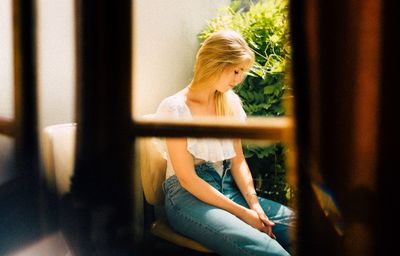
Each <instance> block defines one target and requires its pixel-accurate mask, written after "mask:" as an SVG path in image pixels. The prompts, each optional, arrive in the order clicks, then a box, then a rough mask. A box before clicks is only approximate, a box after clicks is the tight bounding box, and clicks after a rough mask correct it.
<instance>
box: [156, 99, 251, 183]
mask: <svg viewBox="0 0 400 256" xmlns="http://www.w3.org/2000/svg"><path fill="white" fill-rule="evenodd" d="M232 93H233V92H232ZM236 105H237V106H236ZM235 107H237V109H236V110H234V111H236V113H237V115H238V119H239V120H240V121H242V122H244V121H245V120H246V113H245V112H244V110H243V108H242V106H241V104H240V101H239V99H238V102H237V104H235ZM153 118H154V119H157V120H184V121H187V120H189V121H190V120H193V116H192V114H191V112H190V109H189V107H188V106H187V104H186V102H185V98H184V95H179V94H176V95H173V96H169V97H167V98H165V99H164V100H163V101H162V102H161V103H160V105H159V106H158V109H157V111H156V113H155V114H154V115H153ZM152 142H153V144H154V145H155V147H156V148H157V150H158V151H159V152H160V153H161V155H162V157H163V158H164V159H166V160H167V171H166V178H168V177H170V176H172V175H174V174H175V171H174V170H173V168H172V164H171V160H170V158H169V154H168V149H167V145H166V143H165V138H153V140H152ZM187 150H188V151H189V152H190V153H191V154H192V155H193V157H194V160H195V164H198V163H201V162H204V161H206V162H211V163H213V164H214V166H215V167H216V170H217V171H218V172H220V171H221V173H222V168H219V167H221V166H222V165H221V163H222V161H223V160H225V159H231V158H233V157H235V156H236V153H235V150H234V146H233V141H232V140H231V139H215V138H187Z"/></svg>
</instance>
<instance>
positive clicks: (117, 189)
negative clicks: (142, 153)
mask: <svg viewBox="0 0 400 256" xmlns="http://www.w3.org/2000/svg"><path fill="white" fill-rule="evenodd" d="M75 4H76V38H77V99H78V102H77V110H76V113H77V118H76V120H77V123H78V128H77V160H76V165H75V172H74V176H73V178H72V185H71V191H72V192H71V195H69V197H67V199H66V202H67V205H69V209H70V210H71V209H72V213H71V215H70V216H66V219H68V221H64V222H65V223H69V222H72V223H74V225H75V226H74V227H73V228H71V227H68V226H67V227H66V230H69V231H68V232H69V234H70V237H72V241H73V244H74V247H75V250H78V251H79V253H78V255H92V254H93V255H117V254H119V253H122V251H124V250H126V249H127V247H129V246H130V245H132V244H133V243H132V241H130V239H131V233H130V232H131V226H130V225H131V218H132V212H133V209H132V192H133V190H132V182H133V180H132V175H131V167H132V164H131V163H132V160H133V151H132V143H133V142H132V140H131V138H130V136H129V134H130V130H129V129H130V124H131V47H132V46H131V41H132V38H131V36H132V35H131V1H130V0H119V1H107V0H77V1H75ZM64 214H65V212H64Z"/></svg>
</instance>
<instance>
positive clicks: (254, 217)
mask: <svg viewBox="0 0 400 256" xmlns="http://www.w3.org/2000/svg"><path fill="white" fill-rule="evenodd" d="M261 210H262V209H261ZM260 215H262V216H261V217H260ZM240 218H241V219H242V220H243V221H244V222H246V223H247V224H249V225H250V226H252V227H253V228H256V229H258V230H260V231H261V232H264V233H266V234H267V235H268V236H270V237H271V238H273V239H276V237H275V235H274V233H272V226H273V225H275V224H274V223H273V222H272V221H270V220H268V218H267V216H266V215H265V213H264V211H263V212H262V214H261V213H258V212H256V211H255V210H252V209H247V208H246V210H245V212H244V214H243V215H242V216H241V217H240Z"/></svg>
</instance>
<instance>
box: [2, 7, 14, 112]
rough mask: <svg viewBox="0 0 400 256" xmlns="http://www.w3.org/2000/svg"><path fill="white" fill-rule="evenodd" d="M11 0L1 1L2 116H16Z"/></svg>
mask: <svg viewBox="0 0 400 256" xmlns="http://www.w3.org/2000/svg"><path fill="white" fill-rule="evenodd" d="M11 22H12V12H11V0H2V1H0V25H1V26H0V116H2V117H8V118H12V117H13V116H14V107H13V105H14V100H13V83H14V78H13V63H12V25H11Z"/></svg>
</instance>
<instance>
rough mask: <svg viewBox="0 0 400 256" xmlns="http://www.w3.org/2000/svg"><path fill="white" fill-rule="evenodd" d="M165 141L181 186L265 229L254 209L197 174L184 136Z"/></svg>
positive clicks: (258, 227)
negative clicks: (225, 193) (235, 199)
mask: <svg viewBox="0 0 400 256" xmlns="http://www.w3.org/2000/svg"><path fill="white" fill-rule="evenodd" d="M166 141H167V148H168V152H169V156H170V159H171V162H172V167H173V168H174V170H175V175H176V177H177V178H178V180H179V183H180V184H181V186H182V187H183V188H185V189H186V190H187V191H189V192H190V193H191V194H192V195H194V196H195V197H197V198H198V199H199V200H201V201H203V202H205V203H207V204H210V205H213V206H216V207H218V208H221V209H224V210H226V211H228V212H230V213H232V214H233V215H235V216H237V217H238V218H240V219H242V220H243V221H245V222H246V223H248V224H249V225H251V226H253V227H254V228H257V229H259V230H261V231H263V232H265V231H266V229H265V226H264V224H263V223H262V221H261V220H260V219H259V217H258V215H257V213H256V212H255V211H252V210H249V209H247V208H246V207H243V206H241V205H239V204H237V203H235V202H233V201H232V200H230V199H229V198H227V197H225V196H224V195H223V194H222V193H221V192H219V191H218V190H217V189H215V188H214V187H212V186H211V185H210V184H208V183H207V182H205V181H204V180H203V179H201V178H200V177H198V176H197V174H196V172H195V170H194V160H193V156H192V155H191V154H190V153H189V152H188V151H187V147H186V145H187V140H186V138H169V139H167V140H166Z"/></svg>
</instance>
